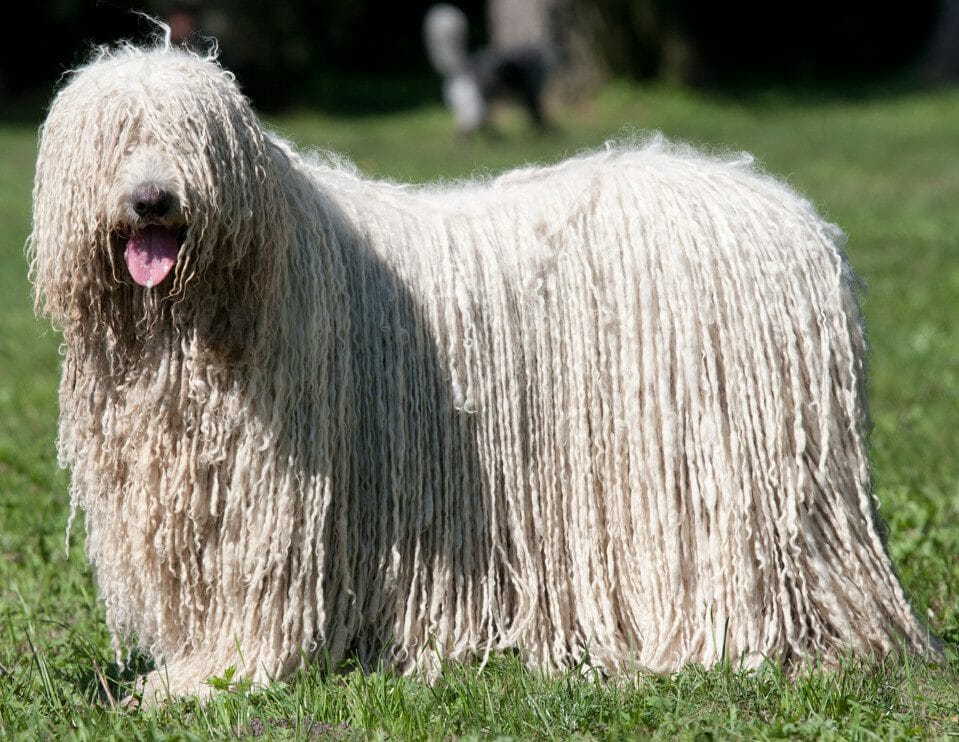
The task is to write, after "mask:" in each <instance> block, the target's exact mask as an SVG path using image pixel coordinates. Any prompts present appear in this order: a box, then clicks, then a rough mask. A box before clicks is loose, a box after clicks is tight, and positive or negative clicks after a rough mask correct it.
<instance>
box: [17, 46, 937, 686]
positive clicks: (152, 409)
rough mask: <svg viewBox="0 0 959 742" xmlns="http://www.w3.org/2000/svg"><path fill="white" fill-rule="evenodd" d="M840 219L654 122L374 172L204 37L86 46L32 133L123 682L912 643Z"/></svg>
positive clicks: (798, 655)
mask: <svg viewBox="0 0 959 742" xmlns="http://www.w3.org/2000/svg"><path fill="white" fill-rule="evenodd" d="M842 239H843V238H842V235H841V233H840V232H839V231H838V230H837V229H836V228H835V227H833V226H832V225H830V224H828V223H825V222H824V221H822V220H821V219H820V218H819V217H818V216H817V215H816V213H815V212H814V211H813V209H812V207H811V206H810V205H809V203H808V202H807V201H805V200H803V199H802V198H801V197H799V196H798V195H797V194H796V193H795V192H793V191H792V190H791V189H789V188H788V187H786V186H784V185H782V184H781V183H778V182H776V181H774V180H773V179H771V178H769V177H766V176H763V175H761V174H759V173H757V172H756V171H755V170H754V169H753V168H751V167H750V166H749V164H748V163H747V162H745V161H743V160H729V161H721V160H716V159H710V158H705V157H702V156H700V155H698V154H696V153H695V152H692V151H690V150H688V149H683V148H678V147H672V146H669V145H667V144H664V143H663V142H661V141H658V140H652V141H650V142H648V143H646V144H644V145H642V146H617V147H610V148H608V149H606V150H605V151H601V152H599V153H596V154H591V155H587V156H583V157H579V158H575V159H572V160H568V161H565V162H562V163H560V164H558V165H555V166H552V167H546V168H533V167H531V168H526V169H523V170H518V171H515V172H511V173H508V174H506V175H503V176H501V177H499V178H496V179H494V180H489V181H476V182H464V183H461V184H457V185H451V186H442V187H440V186H437V187H429V186H426V187H410V186H399V185H393V184H389V183H382V182H375V181H370V180H366V179H364V178H363V177H361V176H360V175H359V174H357V173H356V172H355V171H354V170H353V169H352V168H351V167H350V166H349V165H345V164H343V163H341V162H338V161H336V160H330V159H324V158H322V157H316V156H307V155H301V154H298V153H297V152H296V151H295V150H294V149H293V147H292V145H290V144H289V143H288V142H286V141H284V140H283V139H280V138H279V137H277V136H275V135H272V134H270V133H268V132H267V131H265V130H264V129H263V127H262V126H261V124H260V122H259V121H258V119H257V117H256V115H255V114H254V112H253V111H252V110H251V108H250V105H249V103H248V101H247V100H246V99H245V98H244V97H243V96H242V95H241V93H240V91H239V90H238V88H237V85H236V83H235V82H234V80H233V77H232V76H231V75H230V74H229V73H228V72H226V71H224V70H223V69H221V68H220V66H218V64H217V62H216V61H215V60H213V59H210V58H202V57H199V56H196V55H193V54H190V53H187V52H183V51H178V50H175V49H172V48H169V47H168V45H160V46H159V48H149V49H144V48H136V47H132V46H123V47H120V48H117V49H115V50H104V51H101V52H100V53H99V54H97V55H96V57H95V58H94V59H93V60H92V61H91V62H90V63H89V64H88V65H87V66H85V67H82V68H81V69H79V70H77V71H76V72H75V73H74V74H73V75H72V76H71V77H70V78H69V81H68V83H67V84H66V85H65V87H64V88H63V89H62V90H61V91H60V93H59V94H58V95H57V96H56V98H55V100H54V101H53V104H52V106H51V108H50V111H49V115H48V117H47V119H46V122H45V123H44V125H43V128H42V132H41V142H40V152H39V159H38V162H37V173H36V186H35V201H34V212H33V232H32V235H31V237H30V243H29V245H30V254H31V258H32V277H33V279H34V281H35V284H36V294H37V310H38V311H39V312H42V313H43V314H44V315H46V316H47V317H49V318H50V319H51V320H52V321H53V322H54V323H55V324H56V325H57V326H59V327H60V328H62V330H63V333H64V358H63V380H62V384H61V388H60V402H61V420H60V435H59V450H60V460H61V462H62V464H63V465H65V466H68V467H69V468H70V469H71V470H72V481H71V493H72V495H71V496H72V503H73V507H74V509H77V508H79V509H82V510H83V511H84V513H85V520H86V543H87V553H88V555H89V558H90V561H91V562H92V564H93V566H94V569H95V575H96V581H97V584H98V587H99V592H100V595H101V596H102V599H103V601H104V603H105V605H106V617H107V621H108V623H109V627H110V630H111V631H112V633H113V635H114V637H115V638H116V641H117V646H118V649H119V647H120V645H121V643H122V642H123V641H125V640H130V641H133V642H135V643H136V644H138V645H139V646H141V647H144V648H146V649H148V650H149V651H150V652H152V654H153V656H154V657H155V658H156V660H157V663H158V669H157V670H156V671H155V672H154V673H152V674H151V675H150V676H148V678H147V682H146V688H145V689H144V693H145V695H146V698H147V700H154V699H155V698H156V694H157V693H161V694H162V693H166V692H168V693H170V694H171V695H173V696H176V695H180V694H186V693H201V694H202V693H204V692H205V691H206V690H207V689H208V686H207V685H206V684H205V683H206V681H207V679H208V678H210V677H211V676H214V675H219V674H221V673H223V672H224V670H225V669H226V668H228V667H231V666H235V667H236V668H237V670H236V675H235V677H236V678H238V679H239V678H249V679H252V680H253V681H255V682H257V683H265V682H267V681H269V680H270V679H272V678H279V677H285V676H289V675H290V674H291V673H292V672H294V671H295V670H296V669H297V668H298V667H300V666H301V665H302V664H303V663H304V661H307V660H309V659H311V658H322V659H323V660H324V661H326V662H331V663H336V662H338V661H340V660H342V659H343V658H344V657H346V656H348V655H353V656H356V657H358V658H359V659H360V661H361V662H362V663H364V665H365V666H367V667H369V666H372V665H374V664H376V663H380V662H382V663H384V664H385V665H387V666H392V667H396V668H398V669H400V670H411V669H422V670H424V671H429V672H433V671H435V670H436V669H437V668H438V666H439V665H438V663H439V662H440V661H441V660H468V659H470V658H480V659H481V658H485V657H486V656H488V655H489V653H490V652H495V651H498V650H502V649H506V648H518V649H519V650H520V652H521V653H522V655H523V656H524V657H525V658H526V659H527V661H529V662H530V663H531V664H534V665H537V666H540V667H542V668H545V669H548V670H557V669H561V668H564V667H568V666H571V665H575V664H577V663H580V662H584V661H585V662H587V663H588V664H589V665H590V666H594V667H597V668H600V669H602V670H605V671H608V672H614V673H615V672H624V671H630V670H632V669H635V668H648V669H651V670H656V671H670V670H676V669H678V668H681V667H683V666H684V665H687V664H689V663H703V664H705V665H711V664H713V663H715V662H717V661H720V660H722V659H723V658H724V657H729V658H733V659H734V660H735V661H740V660H742V661H743V662H746V663H747V664H754V663H756V662H759V661H760V660H761V659H762V658H764V657H771V658H775V659H777V660H782V661H783V662H785V663H787V664H791V665H792V666H801V665H803V664H805V663H807V662H815V661H818V660H819V659H822V660H824V661H834V660H836V659H837V658H838V657H840V656H841V655H842V654H843V653H845V652H847V651H852V652H857V653H861V654H865V655H868V656H879V655H882V654H884V653H887V652H890V651H894V650H897V649H900V648H905V649H907V650H914V651H920V652H921V651H925V650H926V649H927V648H928V642H927V637H926V633H925V631H924V629H923V627H922V626H921V625H920V623H919V622H918V621H917V620H916V618H915V616H914V615H913V612H912V610H911V609H910V607H909V604H908V603H907V601H906V598H905V596H904V594H903V590H902V588H901V587H900V585H899V582H898V581H897V579H896V576H895V574H894V572H893V569H892V565H891V563H890V559H889V556H888V554H887V552H886V549H885V547H884V544H883V541H882V538H881V536H880V530H879V528H878V526H877V522H876V516H875V512H874V508H873V500H872V494H871V491H870V482H869V465H868V461H867V459H866V438H865V420H866V408H865V398H864V396H863V380H864V371H863V363H864V353H865V351H864V344H863V333H862V326H861V321H860V315H859V311H858V308H857V303H856V299H855V296H854V293H853V284H854V279H853V276H852V273H851V272H850V270H849V267H848V266H847V264H846V262H845V260H844V257H843V254H842V252H841V249H840V248H841V244H842Z"/></svg>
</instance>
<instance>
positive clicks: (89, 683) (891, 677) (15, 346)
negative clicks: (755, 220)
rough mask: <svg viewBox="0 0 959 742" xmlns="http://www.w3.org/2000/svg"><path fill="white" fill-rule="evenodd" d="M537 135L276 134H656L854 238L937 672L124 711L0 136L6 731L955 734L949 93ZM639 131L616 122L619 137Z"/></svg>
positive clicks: (890, 463) (956, 570)
mask: <svg viewBox="0 0 959 742" xmlns="http://www.w3.org/2000/svg"><path fill="white" fill-rule="evenodd" d="M558 118H559V121H560V128H559V131H558V132H556V133H554V134H552V135H550V136H546V137H537V136H534V135H533V134H531V133H529V132H527V131H526V129H525V124H524V121H523V119H522V117H521V116H520V115H519V114H515V113H513V112H506V113H505V115H504V116H503V117H502V118H501V120H500V130H501V136H500V137H499V138H492V137H489V138H481V139H478V140H475V141H470V142H458V141H456V140H455V139H454V137H453V135H452V131H451V124H450V121H449V119H448V117H447V116H446V114H445V112H443V111H442V110H441V109H439V108H438V107H430V108H424V109H421V110H414V111H412V112H407V113H403V114H397V115H391V116H380V117H369V118H364V119H348V120H347V119H338V118H331V117H328V116H321V115H317V114H314V113H308V112H302V113H298V114H292V115H289V116H287V117H285V118H283V119H278V120H275V121H273V122H272V123H273V125H274V127H275V128H276V129H277V130H279V131H281V132H282V133H284V134H286V135H288V136H290V137H291V138H293V139H294V140H296V141H297V142H298V143H300V144H302V145H304V146H318V147H329V148H331V149H334V150H336V151H340V152H345V153H346V154H347V155H349V156H350V157H352V158H353V159H354V160H355V161H356V162H357V164H358V165H359V167H360V168H361V169H363V170H364V171H365V172H368V173H370V174H374V175H383V176H388V177H392V178H394V179H397V180H417V181H422V180H427V179H436V178H447V179H449V178H456V177H462V176H464V175H467V174H471V173H472V174H475V173H495V172H498V171H500V170H502V169H504V168H506V167H509V166H512V165H516V164H520V163H523V162H526V161H543V160H555V159H558V158H559V157H561V156H563V155H566V154H572V153H575V152H577V151H579V150H581V149H584V148H590V147H596V146H600V145H601V144H602V142H603V141H604V139H606V138H609V137H617V136H623V135H624V131H626V130H624V128H623V125H624V123H626V124H631V125H632V127H634V129H635V130H640V129H646V128H656V129H661V130H662V131H664V132H665V133H666V134H667V135H668V136H670V137H671V138H676V139H685V140H688V141H690V142H692V143H695V144H699V145H704V146H707V147H710V148H713V149H717V150H720V151H738V150H742V149H745V150H749V151H751V152H753V153H755V154H756V155H757V156H758V157H759V158H760V160H761V161H762V162H763V163H764V165H765V167H766V168H767V169H768V170H769V171H771V172H773V173H777V174H781V175H784V176H785V177H787V178H788V179H789V180H790V181H791V182H792V183H793V184H794V185H795V186H796V187H797V188H799V189H800V190H802V191H803V192H805V193H807V194H808V195H810V197H811V198H812V199H813V200H814V201H815V202H816V203H817V204H818V205H819V206H820V207H821V208H822V209H823V211H824V212H825V213H826V214H827V215H828V216H829V217H830V218H831V219H833V220H834V221H837V222H838V223H840V224H842V225H843V226H844V228H845V229H846V230H847V232H848V234H849V238H850V239H849V245H848V253H849V256H850V260H851V262H852V263H853V265H854V266H855V267H856V268H857V270H858V271H859V273H860V274H861V275H862V277H863V278H864V280H865V282H866V285H867V290H866V292H865V294H864V299H863V302H864V303H863V309H864V312H865V315H866V320H867V323H868V327H869V331H870V332H869V337H870V343H871V348H872V358H871V378H870V393H871V406H872V414H873V418H874V423H875V428H874V432H873V435H872V456H873V462H874V467H875V481H876V487H877V492H878V495H879V498H880V500H881V501H882V503H883V505H882V510H881V513H882V515H883V516H884V518H885V519H886V520H887V522H888V525H889V532H890V548H891V551H892V554H893V557H894V559H895V561H896V564H897V567H898V569H899V571H900V574H901V576H902V579H903V583H904V585H905V587H906V589H907V591H908V592H909V594H910V595H911V597H912V599H913V601H914V604H915V606H916V608H917V610H918V611H919V613H920V614H921V615H922V616H924V617H927V618H928V621H929V624H930V626H931V628H932V629H933V631H935V632H936V633H937V634H938V635H939V636H941V637H942V638H943V640H944V644H945V648H946V656H947V664H946V666H944V667H932V666H926V665H924V664H922V663H919V662H914V661H912V662H889V663H887V664H885V665H881V666H878V667H875V666H872V667H870V666H861V665H859V664H857V663H856V662H855V661H850V662H849V663H848V664H846V665H844V666H843V667H842V668H841V669H839V670H838V671H832V672H827V671H822V672H816V673H812V674H810V675H808V676H801V677H790V676H788V675H785V674H783V673H782V672H781V671H780V669H779V668H777V667H774V666H766V667H763V668H761V669H760V670H759V671H758V672H755V673H751V674H750V673H743V672H740V671H739V670H738V669H737V668H735V667H730V666H721V667H717V668H714V669H712V670H709V671H704V670H702V669H701V668H689V669H688V670H687V671H685V672H683V673H680V674H677V675H674V676H669V677H659V676H638V677H636V678H632V679H629V680H628V681H626V680H623V681H620V682H609V681H604V680H601V679H599V678H596V677H593V676H591V675H588V674H582V673H578V672H577V673H570V674H569V675H567V676H564V677H559V678H552V679H550V678H544V677H542V676H540V675H539V674H537V673H534V672H530V671H529V670H527V669H525V668H523V667H522V666H521V665H520V664H519V662H518V661H517V659H516V658H515V657H512V656H500V657H494V658H492V660H491V661H490V663H489V664H488V665H487V666H486V667H484V668H482V669H480V668H478V667H461V666H454V667H450V668H447V670H446V672H445V673H444V674H443V675H442V677H441V678H440V679H439V680H438V681H437V682H436V683H435V684H432V685H430V684H427V683H424V682H421V681H418V680H416V679H411V678H401V677H394V676H392V675H389V674H384V673H370V674H364V673H362V672H360V671H358V670H354V671H349V672H343V673H339V674H328V673H324V672H321V671H320V670H318V669H310V670H307V671H304V672H302V673H301V674H300V675H298V676H297V677H296V678H293V679H291V680H289V681H287V682H284V683H277V684H275V685H273V686H271V687H269V688H268V689H266V690H262V691H253V690H251V689H250V688H249V687H247V686H246V685H245V684H243V683H236V682H235V681H234V679H233V678H234V674H233V671H232V670H231V669H224V671H223V672H222V673H221V674H220V675H219V676H217V677H214V678H211V679H210V683H211V684H212V685H213V686H214V687H217V688H220V689H221V692H219V693H218V694H217V695H216V696H215V697H214V699H213V701H212V702H211V703H209V704H208V705H206V706H204V707H201V706H199V705H197V704H196V703H194V702H192V701H184V702H180V703H178V704H176V705H174V706H172V707H170V708H166V709H160V710H150V711H132V710H130V709H127V708H125V707H123V706H122V704H121V700H122V699H123V698H124V697H125V696H126V694H127V693H129V691H130V689H131V681H132V679H133V677H134V674H135V672H136V671H142V670H144V669H147V668H148V663H149V660H148V658H143V657H137V656H134V657H133V658H132V661H131V662H130V663H129V664H128V666H127V667H126V668H121V667H120V666H119V665H118V664H117V657H116V656H115V653H114V650H113V649H112V648H111V646H110V640H109V637H108V636H107V633H106V631H105V628H104V621H103V614H102V607H101V606H100V605H99V604H98V602H97V600H96V592H95V588H94V585H93V581H92V578H91V574H90V571H89V568H88V567H87V566H86V564H85V560H84V557H83V552H82V541H83V538H82V533H81V531H82V528H79V527H78V528H76V529H75V531H76V532H75V533H74V535H73V539H72V541H71V543H70V546H69V548H68V549H66V550H65V548H64V532H65V526H66V522H67V518H68V509H69V508H68V504H67V502H66V476H65V475H64V473H62V472H60V471H59V470H58V469H57V467H56V458H55V451H54V438H55V435H56V416H57V408H56V387H57V380H58V377H59V369H58V360H57V345H58V342H59V338H58V336H57V334H56V333H54V332H53V331H51V330H50V329H49V328H48V327H47V326H46V325H45V324H44V323H42V322H38V321H36V320H35V319H34V317H33V314H32V309H31V298H30V289H29V284H28V281H27V277H26V264H25V260H24V257H23V243H24V239H25V237H26V234H27V232H28V230H29V210H30V188H31V179H32V168H33V159H34V156H35V127H33V126H18V125H13V124H8V125H3V124H0V153H2V154H0V157H2V163H0V739H5V738H11V739H38V738H40V739H54V738H55V739H64V738H66V739H97V740H99V739H107V740H109V739H117V740H121V739H122V740H128V739H136V740H139V739H143V740H193V739H233V738H256V737H268V738H278V739H355V738H366V737H378V738H381V737H392V738H397V739H421V738H450V737H463V738H467V739H473V738H477V739H490V738H522V739H532V738H537V739H539V738H570V737H573V738H615V739H621V738H635V737H641V738H646V737H657V738H682V739H686V738H703V737H743V738H754V737H755V738H783V737H788V738H824V739H840V738H841V739H848V738H867V737H870V738H871V737H875V736H878V737H882V738H899V737H905V736H914V735H918V736H924V737H943V736H946V735H950V734H959V702H957V699H959V680H957V676H956V672H957V670H959V457H957V455H956V453H957V451H959V423H957V422H956V410H957V409H959V323H957V320H956V314H955V313H956V307H959V210H957V209H956V208H955V204H956V203H957V202H959V170H957V168H956V167H955V163H956V162H957V161H959V94H957V93H956V92H951V91H939V92H930V93H910V94H902V95H898V96H892V95H890V96H875V97H860V98H858V99H855V100H850V99H843V98H838V97H837V98H834V99H831V100H809V99H805V100H804V99H800V98H798V97H796V96H790V95H781V94H780V95H772V94H770V95H765V96H753V97H752V98H750V99H740V100H729V99H710V98H706V97H702V96H698V95H694V94H692V93H689V92H684V91H677V90H673V89H667V88H649V89H643V90H639V89H637V88H634V87H629V86H625V85H621V86H616V85H614V86H611V87H610V88H608V89H607V90H606V91H604V93H603V95H602V96H601V97H599V98H598V99H597V100H595V101H593V102H591V103H590V104H589V105H584V106H582V107H580V108H578V109H576V110H569V111H564V112H560V115H559V117H558ZM627 133H628V131H627Z"/></svg>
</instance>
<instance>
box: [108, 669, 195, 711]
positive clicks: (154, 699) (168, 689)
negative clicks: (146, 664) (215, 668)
mask: <svg viewBox="0 0 959 742" xmlns="http://www.w3.org/2000/svg"><path fill="white" fill-rule="evenodd" d="M137 686H138V687H137V688H135V690H134V692H133V693H131V694H130V695H129V696H127V697H126V698H124V699H123V700H122V701H121V705H122V706H123V707H124V708H128V709H138V710H141V711H142V710H147V709H151V708H158V707H160V706H165V705H167V704H169V703H173V702H174V701H177V700H179V699H182V698H188V697H193V698H196V700H198V701H200V702H201V703H202V702H203V701H206V700H207V699H208V698H209V697H210V694H211V693H212V692H213V688H212V687H211V686H210V685H209V683H208V682H207V676H206V675H204V674H197V673H191V672H186V671H184V669H183V668H180V667H177V666H176V665H170V666H168V667H164V668H162V669H159V670H154V671H153V672H151V673H149V674H147V675H144V676H143V678H142V680H141V681H140V682H138V683H137Z"/></svg>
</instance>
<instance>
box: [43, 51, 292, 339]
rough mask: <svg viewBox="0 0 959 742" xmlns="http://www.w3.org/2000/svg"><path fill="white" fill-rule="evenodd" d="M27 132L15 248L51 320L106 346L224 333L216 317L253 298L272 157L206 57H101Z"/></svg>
mask: <svg viewBox="0 0 959 742" xmlns="http://www.w3.org/2000/svg"><path fill="white" fill-rule="evenodd" d="M40 134H41V136H40V146H39V156H38V160H37V171H36V181H35V185H34V207H33V231H32V234H31V236H30V240H29V243H28V248H29V253H30V256H31V261H32V264H31V272H32V277H33V279H34V283H35V286H36V295H37V309H38V311H40V312H43V313H44V314H46V315H47V316H49V317H50V318H51V319H52V320H53V321H54V322H55V323H57V324H58V325H61V326H63V327H64V328H65V329H66V330H67V331H68V332H69V329H70V327H77V326H82V329H83V331H84V332H86V333H89V332H97V331H98V330H97V325H100V324H102V325H104V327H103V328H101V329H102V330H104V331H109V332H110V333H112V334H113V335H115V336H117V337H120V336H122V335H124V334H131V333H132V334H133V335H138V336H143V335H144V334H145V333H149V332H151V331H152V330H153V329H155V327H156V325H157V323H158V322H161V321H168V320H173V322H174V324H177V322H181V323H183V322H186V321H194V322H195V320H196V317H197V316H202V317H205V318H206V322H207V324H209V325H211V326H212V325H213V324H216V323H220V324H223V322H224V321H226V322H227V324H229V322H230V320H229V318H227V319H226V320H224V318H223V317H222V316H219V317H217V315H218V314H219V315H222V314H223V312H224V311H226V312H227V313H230V314H233V315H235V314H236V313H237V312H238V311H241V312H242V311H244V310H243V304H244V303H248V302H249V301H250V300H251V297H250V296H249V294H250V293H251V292H255V293H259V292H262V291H263V290H264V285H265V283H267V279H266V278H265V277H264V275H263V273H264V272H267V273H269V272H270V270H271V260H272V259H273V255H272V253H273V252H274V250H273V249H272V248H273V247H274V246H275V244H276V243H277V242H278V240H279V239H280V235H279V231H280V230H281V229H282V226H281V224H282V222H283V220H284V218H285V214H284V208H285V205H284V201H283V198H282V194H281V192H280V189H281V185H280V179H279V178H278V177H277V175H276V171H277V167H278V164H277V163H278V160H277V153H276V151H275V149H276V148H275V146H274V145H273V144H272V143H271V141H270V139H269V138H268V137H267V136H266V135H265V134H264V132H263V130H262V128H261V127H260V124H259V122H258V120H257V118H256V115H255V114H254V112H253V110H252V109H251V107H250V104H249V102H248V101H247V99H246V98H245V97H244V96H243V95H242V94H241V92H240V90H239V88H238V86H237V84H236V82H235V81H234V79H233V76H232V75H231V74H230V73H229V72H227V71H226V70H224V69H223V68H222V67H220V66H219V65H218V64H217V62H216V61H215V60H213V59H211V58H208V57H203V56H200V55H197V54H193V53H190V52H186V51H181V50H176V49H172V48H170V47H169V46H168V45H163V46H161V47H159V48H151V49H141V48H136V47H132V46H124V47H121V48H118V49H114V50H101V51H100V52H99V53H98V55H97V56H96V57H95V59H94V60H93V61H92V62H90V63H89V64H87V65H86V66H84V67H81V68H80V69H78V70H76V71H75V72H74V73H73V74H72V75H71V76H70V78H69V80H68V82H67V84H66V86H65V87H64V88H63V89H62V90H61V91H60V92H59V94H58V95H57V96H56V97H55V98H54V100H53V103H52V105H51V107H50V111H49V114H48V116H47V119H46V121H45V122H44V124H43V127H42V128H41V132H40ZM190 315H193V319H192V320H185V319H184V318H185V317H188V316H190Z"/></svg>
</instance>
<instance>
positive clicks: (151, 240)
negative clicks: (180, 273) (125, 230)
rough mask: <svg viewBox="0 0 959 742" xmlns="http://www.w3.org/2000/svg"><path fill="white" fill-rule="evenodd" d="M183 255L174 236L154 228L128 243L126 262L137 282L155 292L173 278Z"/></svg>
mask: <svg viewBox="0 0 959 742" xmlns="http://www.w3.org/2000/svg"><path fill="white" fill-rule="evenodd" d="M179 251H180V246H179V245H178V244H177V241H176V237H175V236H174V234H173V232H171V231H170V230H169V229H166V228H164V227H158V226H156V225H153V226H150V227H146V228H144V229H141V230H140V231H138V232H134V233H133V235H132V236H131V237H130V239H129V240H127V246H126V249H125V250H124V251H123V259H124V260H126V261H127V269H128V270H129V271H130V275H131V276H133V280H134V281H136V282H137V283H138V284H140V285H141V286H146V287H147V288H152V287H154V286H156V285H157V284H158V283H160V281H162V280H163V279H164V278H166V277H167V276H168V275H169V273H170V271H171V270H172V269H173V266H174V264H175V263H176V256H177V253H178V252H179Z"/></svg>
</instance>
